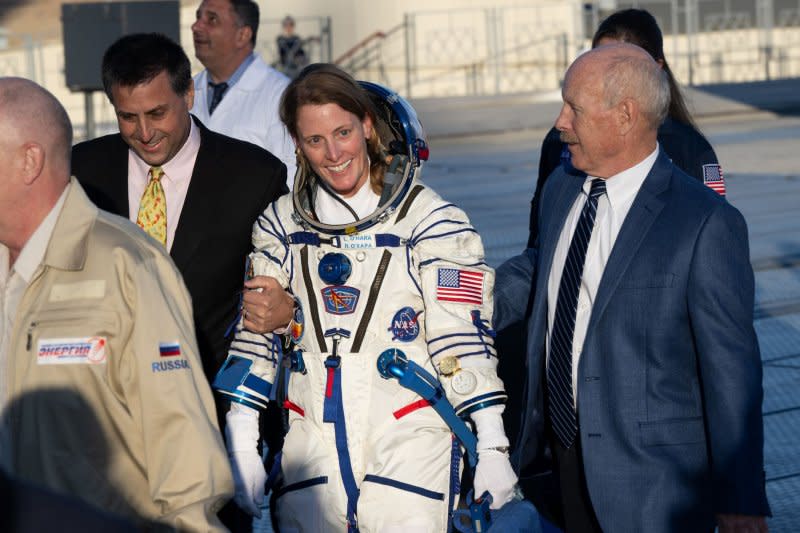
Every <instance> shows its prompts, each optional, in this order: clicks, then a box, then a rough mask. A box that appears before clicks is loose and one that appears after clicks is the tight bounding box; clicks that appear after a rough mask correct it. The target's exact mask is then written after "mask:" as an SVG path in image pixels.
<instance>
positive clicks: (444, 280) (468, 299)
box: [436, 268, 483, 305]
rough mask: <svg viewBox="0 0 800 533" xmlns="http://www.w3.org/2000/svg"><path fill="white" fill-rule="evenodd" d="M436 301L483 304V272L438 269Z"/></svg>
mask: <svg viewBox="0 0 800 533" xmlns="http://www.w3.org/2000/svg"><path fill="white" fill-rule="evenodd" d="M436 299H437V300H439V301H442V302H457V303H462V304H473V305H482V304H483V272H476V271H472V270H462V269H460V268H440V269H439V276H438V280H437V282H436Z"/></svg>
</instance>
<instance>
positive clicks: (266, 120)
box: [192, 0, 297, 189]
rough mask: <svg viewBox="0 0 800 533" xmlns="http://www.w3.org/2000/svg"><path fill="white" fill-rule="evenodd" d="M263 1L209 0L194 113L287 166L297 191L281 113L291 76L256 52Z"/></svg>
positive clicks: (197, 46)
mask: <svg viewBox="0 0 800 533" xmlns="http://www.w3.org/2000/svg"><path fill="white" fill-rule="evenodd" d="M258 24H259V10H258V4H256V3H255V2H253V1H252V0H203V2H202V3H201V4H200V7H199V8H198V9H197V19H196V20H195V22H194V24H192V37H193V39H194V51H195V56H197V59H199V60H200V62H201V63H202V64H203V66H205V67H206V70H204V71H202V72H201V73H200V74H198V75H196V76H195V77H194V86H195V91H196V92H195V99H194V106H193V107H192V114H193V115H194V116H196V117H197V118H199V119H200V120H201V121H202V122H203V124H205V125H206V126H207V127H208V128H210V129H211V130H214V131H216V132H219V133H224V134H225V135H230V136H231V137H235V138H237V139H242V140H243V141H249V142H251V143H253V144H257V145H258V146H261V147H262V148H264V149H265V150H267V151H269V152H270V153H272V154H274V155H275V156H276V157H277V158H278V159H280V160H281V161H283V163H284V164H285V165H286V170H287V176H286V178H287V180H286V184H287V186H288V187H289V188H290V189H291V187H292V183H293V182H294V174H295V170H296V169H297V162H296V156H295V153H294V143H293V142H292V139H291V137H290V136H289V134H288V133H287V132H286V128H285V127H284V125H283V123H281V120H280V117H279V116H278V106H279V104H280V99H281V95H282V94H283V91H284V90H285V89H286V86H287V85H288V84H289V79H288V78H287V77H286V76H284V75H283V74H281V73H280V72H278V71H277V70H275V69H274V68H272V67H271V66H269V65H268V64H267V63H265V62H264V60H263V59H262V58H261V56H260V55H259V54H258V53H256V52H255V51H254V50H255V45H256V34H257V33H258Z"/></svg>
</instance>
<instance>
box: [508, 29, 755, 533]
mask: <svg viewBox="0 0 800 533" xmlns="http://www.w3.org/2000/svg"><path fill="white" fill-rule="evenodd" d="M563 99H564V105H563V107H562V110H561V113H560V115H559V117H558V120H557V121H556V128H557V129H558V130H559V131H560V132H561V140H562V141H563V142H565V143H567V144H568V145H569V151H570V154H571V158H572V163H573V166H574V167H575V168H577V169H578V170H580V171H582V173H583V174H581V175H570V174H567V173H566V172H564V171H563V169H560V170H557V171H556V172H555V173H554V174H553V176H552V177H551V179H550V180H549V181H548V183H547V184H546V186H545V188H544V191H543V193H542V202H541V206H542V209H541V213H540V218H539V225H540V229H541V231H540V236H539V238H538V240H537V243H536V245H535V246H534V247H533V248H529V249H528V250H526V251H525V252H524V253H523V254H522V255H520V256H518V257H515V258H512V259H511V260H509V261H508V262H506V263H505V264H503V265H502V266H501V267H500V268H499V269H498V271H497V281H496V287H495V326H496V328H497V329H502V328H503V327H505V326H506V325H507V324H510V323H513V322H514V321H516V320H520V319H522V318H523V317H524V315H525V313H526V309H525V308H526V303H527V302H526V299H525V298H520V297H519V295H520V294H531V293H532V294H533V304H532V310H531V311H530V314H529V316H527V318H526V320H527V324H528V334H529V336H528V346H527V352H528V361H527V366H528V382H527V387H526V391H527V392H526V404H525V407H524V409H523V413H524V415H523V420H522V429H521V432H520V439H519V442H518V444H517V447H516V450H515V454H514V459H515V462H516V466H517V467H518V468H520V470H521V474H522V476H526V475H530V474H532V472H531V471H530V467H531V465H533V464H534V463H536V462H539V461H540V459H541V457H542V455H543V453H544V451H545V449H549V450H550V451H551V452H552V457H553V462H554V467H553V472H554V475H555V478H556V479H557V481H558V482H559V483H558V485H559V488H558V489H557V491H558V498H559V499H560V501H561V503H562V505H563V510H564V517H565V522H566V523H565V524H564V525H565V528H566V530H567V532H570V533H571V532H573V531H610V532H614V533H617V532H631V533H633V532H644V531H646V532H649V533H651V532H656V533H658V532H664V533H667V532H675V531H681V532H692V531H697V532H708V531H711V530H712V529H713V527H714V526H715V524H718V525H719V528H720V531H721V532H728V531H766V529H767V526H766V520H765V518H764V517H765V516H767V515H769V512H770V511H769V505H768V503H767V498H766V493H765V487H764V472H763V423H762V418H761V401H762V395H763V390H762V385H761V359H760V355H759V350H758V344H757V340H756V336H755V331H754V329H753V303H754V281H753V272H752V268H751V266H750V264H749V252H748V243H747V227H746V225H745V222H744V219H743V218H742V216H741V214H740V213H739V212H738V211H737V210H736V209H735V208H733V207H732V206H731V205H730V204H728V203H727V202H726V201H725V200H724V199H723V198H721V197H720V196H719V195H717V194H716V193H714V192H713V191H711V190H710V189H708V188H707V187H704V186H703V185H702V184H700V183H698V182H697V181H696V180H694V179H692V178H690V177H689V176H687V175H686V174H685V173H683V172H682V171H680V170H679V169H678V168H676V167H675V166H674V165H673V164H672V163H671V162H670V161H669V158H668V157H667V156H666V155H665V154H664V153H663V152H662V151H661V150H660V148H659V146H658V143H657V140H656V134H657V130H658V126H659V125H660V123H661V121H662V120H663V119H664V116H665V114H666V111H667V107H668V104H669V88H668V85H667V81H666V78H665V76H664V75H663V71H661V69H659V68H658V65H657V64H656V63H655V61H653V59H652V58H651V57H650V56H649V55H648V54H647V53H646V52H645V51H644V50H642V49H640V48H638V47H636V46H633V45H629V44H615V45H609V46H602V47H599V48H596V49H595V50H592V51H590V52H587V53H586V54H584V55H582V56H581V57H579V58H578V59H577V60H576V61H575V62H574V63H573V65H572V66H571V67H570V69H569V70H568V72H567V75H566V78H565V83H564V89H563Z"/></svg>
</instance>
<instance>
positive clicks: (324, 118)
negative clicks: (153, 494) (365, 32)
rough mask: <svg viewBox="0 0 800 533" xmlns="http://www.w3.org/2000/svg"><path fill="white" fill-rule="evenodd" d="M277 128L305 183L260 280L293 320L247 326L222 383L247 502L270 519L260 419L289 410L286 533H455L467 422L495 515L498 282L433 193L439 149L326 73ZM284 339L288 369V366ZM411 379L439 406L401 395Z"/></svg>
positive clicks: (498, 494) (283, 484) (260, 236)
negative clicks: (262, 504)
mask: <svg viewBox="0 0 800 533" xmlns="http://www.w3.org/2000/svg"><path fill="white" fill-rule="evenodd" d="M281 118H282V120H283V122H284V123H285V124H286V127H287V129H288V131H289V132H290V134H291V135H292V137H293V138H294V141H295V143H296V145H297V155H298V172H297V176H296V178H295V186H294V191H293V193H292V195H290V196H284V197H282V198H280V199H279V200H278V201H276V202H275V203H274V204H272V205H271V206H269V207H268V208H267V210H266V211H265V212H264V213H263V215H262V216H261V217H260V218H259V220H258V221H257V222H256V224H255V226H254V228H253V244H254V248H255V252H254V253H253V254H251V274H252V275H259V276H269V277H272V278H274V279H275V280H277V282H278V283H279V284H280V286H281V287H283V288H284V289H285V291H286V293H287V294H289V295H291V296H292V298H293V299H294V317H293V319H292V320H291V322H290V323H289V324H288V325H287V326H286V328H281V329H279V330H277V331H275V332H269V333H265V334H256V333H252V332H250V331H248V330H247V329H244V328H243V327H242V326H241V325H240V326H239V328H237V331H236V337H235V340H234V341H233V343H232V345H231V349H230V353H229V357H228V359H227V361H226V362H225V365H223V368H222V369H221V370H220V373H219V375H218V377H217V379H216V380H215V383H214V386H215V388H216V389H217V391H218V392H220V393H222V394H225V395H226V396H228V397H229V398H230V399H231V400H232V402H231V404H232V407H231V410H230V412H229V413H228V414H227V430H226V433H227V441H228V447H229V452H230V454H231V461H232V468H233V470H234V475H235V478H236V481H237V493H236V501H237V502H238V503H239V505H240V506H242V507H243V508H244V509H245V510H250V511H251V512H253V513H255V512H257V503H258V501H259V500H260V499H261V498H263V487H264V479H265V473H264V469H263V466H262V464H261V461H260V458H259V456H258V452H257V450H256V443H257V440H258V437H259V435H258V413H259V411H260V410H261V409H263V408H264V407H265V406H266V403H267V402H268V401H279V402H280V403H281V405H282V406H283V407H284V408H286V409H287V410H288V412H289V431H288V434H287V436H286V441H285V444H284V448H283V453H282V457H281V458H280V470H281V481H280V482H279V485H278V486H277V487H276V488H275V497H276V500H275V501H276V504H275V507H276V508H275V512H276V519H277V524H278V526H279V528H280V531H281V532H288V531H345V530H347V531H348V532H353V531H361V532H379V531H380V532H391V531H397V532H399V531H403V532H444V531H447V530H448V527H449V524H450V520H451V519H452V511H453V509H454V508H455V506H456V504H457V500H458V494H459V479H460V474H461V464H462V461H461V458H462V452H463V450H462V448H461V446H460V442H462V441H463V439H461V440H459V439H457V438H456V436H458V431H457V429H455V428H456V427H457V426H458V425H459V424H461V425H462V426H463V422H461V420H465V421H471V423H472V424H473V425H474V427H475V431H476V432H477V456H478V461H477V466H476V468H475V477H474V486H475V493H476V494H483V493H484V491H488V492H489V493H490V494H491V495H492V507H493V508H499V507H500V506H502V505H503V504H504V503H506V502H507V501H509V500H510V499H511V498H512V493H513V491H514V488H515V484H516V480H517V479H516V476H515V475H514V472H513V470H512V469H511V466H510V464H509V461H508V444H509V443H508V439H507V438H506V435H505V432H504V430H503V423H502V419H501V413H502V411H503V408H504V403H505V400H506V394H505V392H504V389H503V384H502V382H501V381H500V379H499V378H498V377H497V374H496V366H497V357H496V353H495V350H494V347H493V336H494V332H493V331H492V329H491V313H492V305H493V300H492V291H493V283H494V271H493V270H492V269H491V268H490V267H488V266H487V265H486V264H485V262H484V253H483V245H482V243H481V240H480V237H479V236H478V234H477V233H476V232H475V230H474V229H473V227H472V226H471V225H470V223H469V220H468V219H467V217H466V215H465V214H464V213H463V212H462V211H461V210H460V209H458V208H457V207H455V206H454V205H453V204H450V203H447V202H445V201H444V200H442V199H441V198H440V197H439V196H438V195H437V194H436V193H434V192H433V191H432V190H431V189H429V188H428V187H426V186H425V185H423V184H422V183H421V182H420V181H419V173H420V164H421V161H422V160H424V159H426V158H427V145H426V144H425V141H424V138H423V136H422V128H421V126H420V124H419V122H418V121H417V118H416V115H415V113H414V111H413V109H411V107H410V106H409V105H408V104H407V103H406V102H405V101H404V100H403V99H402V98H400V97H399V96H397V95H396V94H394V93H392V92H391V91H389V90H387V89H385V88H383V87H381V86H378V85H375V84H370V83H365V82H362V83H361V84H359V83H357V82H355V81H354V80H353V79H352V78H351V77H350V76H349V75H347V74H346V73H344V72H343V71H342V70H340V69H339V68H337V67H335V66H333V65H324V64H318V65H312V66H309V67H307V68H306V69H304V70H303V71H302V72H301V73H300V75H299V76H298V77H297V78H296V79H295V80H294V81H293V82H292V83H291V84H290V85H289V87H288V88H287V90H286V92H285V93H284V96H283V99H282V102H281ZM281 334H285V335H290V336H291V337H292V339H293V341H294V346H295V350H294V351H293V352H292V353H286V354H283V353H281V349H280V342H279V339H278V338H277V337H278V335H281ZM398 364H400V365H401V366H402V367H403V368H407V369H416V370H415V372H416V374H418V375H419V376H423V375H424V376H426V378H425V379H427V380H428V381H427V383H428V387H429V389H430V387H434V388H435V389H436V392H435V394H433V393H432V394H427V395H426V394H425V393H423V392H421V391H420V390H419V388H417V389H416V390H415V389H414V386H411V385H409V383H410V382H409V381H408V380H400V379H398V377H400V376H401V375H402V372H401V373H400V374H398V373H397V371H396V367H397V365H398ZM418 381H419V380H418ZM423 381H424V380H423ZM431 383H432V384H433V385H431ZM443 406H446V408H444V407H443ZM448 410H449V412H450V413H454V415H453V416H452V417H450V418H449V419H448V420H447V421H446V420H445V418H447V416H445V415H443V414H442V413H445V412H448ZM443 417H444V418H443ZM454 420H455V422H454ZM454 433H455V436H454ZM471 436H472V435H470V437H471ZM473 438H474V437H473Z"/></svg>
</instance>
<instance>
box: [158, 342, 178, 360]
mask: <svg viewBox="0 0 800 533" xmlns="http://www.w3.org/2000/svg"><path fill="white" fill-rule="evenodd" d="M158 354H159V355H160V356H161V357H175V356H178V355H180V354H181V344H180V343H179V342H178V341H173V342H159V343H158Z"/></svg>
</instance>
